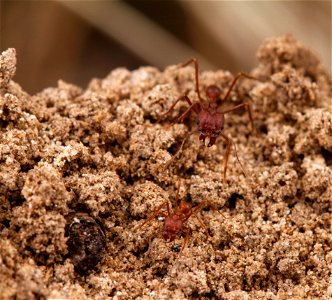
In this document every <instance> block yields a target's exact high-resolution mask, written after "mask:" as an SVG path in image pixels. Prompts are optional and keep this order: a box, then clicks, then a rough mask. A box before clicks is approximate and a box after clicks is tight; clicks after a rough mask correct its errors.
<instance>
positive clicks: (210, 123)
mask: <svg viewBox="0 0 332 300" xmlns="http://www.w3.org/2000/svg"><path fill="white" fill-rule="evenodd" d="M191 63H194V65H195V83H196V85H195V87H196V88H195V91H196V93H197V96H198V101H197V100H196V101H192V100H190V99H189V97H188V96H187V93H186V94H185V95H183V96H182V97H180V98H179V99H177V100H176V101H175V102H174V103H173V104H172V105H171V107H170V108H169V109H168V110H167V111H166V112H165V113H163V115H162V116H165V115H167V114H168V113H169V112H171V111H172V110H173V109H174V107H175V105H176V104H177V103H178V102H179V101H181V100H185V101H187V103H188V104H189V107H188V108H187V110H186V111H185V112H184V113H182V114H181V115H180V116H179V117H178V118H177V119H176V120H175V121H174V122H173V124H174V123H176V122H179V121H181V122H182V121H183V119H184V118H185V117H186V116H187V115H188V114H189V113H190V112H191V111H194V112H195V113H196V114H197V127H198V131H199V132H200V136H199V140H201V141H203V142H204V145H205V146H206V147H211V146H212V145H214V144H215V142H216V139H217V137H218V136H219V135H220V136H221V137H223V138H224V139H225V140H226V142H227V149H226V155H225V166H224V182H226V171H227V163H228V158H229V154H230V150H231V146H232V145H233V146H234V150H235V156H236V159H237V161H238V163H239V165H240V167H241V169H242V172H243V174H244V176H246V172H245V171H244V168H243V166H242V164H241V162H240V160H239V157H238V154H237V150H236V145H235V143H234V141H233V140H232V139H231V138H230V137H228V136H227V135H225V134H224V133H222V130H223V128H224V120H225V117H224V115H225V114H227V113H229V112H232V111H235V110H237V109H240V108H242V107H245V108H247V110H248V113H249V119H250V122H251V128H252V131H254V123H253V118H252V110H251V106H250V104H249V103H247V102H243V103H242V104H239V105H236V106H234V107H233V108H230V109H226V110H224V111H218V110H217V108H218V107H217V100H219V99H220V95H221V90H220V88H219V87H217V86H216V85H209V86H208V87H207V88H206V91H205V93H206V97H207V102H208V103H207V105H204V104H203V99H202V98H201V95H200V90H199V79H198V61H197V59H196V58H192V59H190V60H189V61H187V62H186V63H183V64H181V65H180V67H181V68H183V67H186V66H188V65H189V64H191ZM241 76H243V77H246V78H249V79H254V80H257V79H256V78H254V77H252V76H250V75H247V74H245V73H243V72H240V73H238V74H237V75H236V76H235V77H234V79H233V81H232V83H231V85H230V87H229V89H228V91H227V93H226V95H225V96H224V98H223V99H221V102H222V103H223V102H225V101H226V100H227V98H228V97H229V95H230V93H231V91H232V89H233V87H234V85H235V83H236V82H237V81H238V79H239V78H240V77H241ZM190 134H191V133H190ZM190 134H189V135H190ZM189 135H187V137H186V138H188V136H189ZM186 138H185V139H184V140H183V142H182V144H181V146H180V149H179V151H178V152H177V153H176V154H175V156H173V158H175V157H176V156H177V154H178V153H180V152H181V150H182V147H183V145H184V142H185V140H186ZM171 161H173V159H171ZM171 161H169V163H170V162H171ZM169 163H167V165H169Z"/></svg>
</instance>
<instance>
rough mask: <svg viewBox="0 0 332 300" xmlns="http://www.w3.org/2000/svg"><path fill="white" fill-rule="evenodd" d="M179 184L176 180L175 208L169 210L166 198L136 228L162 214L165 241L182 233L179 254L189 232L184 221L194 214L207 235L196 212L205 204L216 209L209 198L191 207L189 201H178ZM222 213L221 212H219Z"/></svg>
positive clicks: (170, 240)
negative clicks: (182, 238) (182, 237)
mask: <svg viewBox="0 0 332 300" xmlns="http://www.w3.org/2000/svg"><path fill="white" fill-rule="evenodd" d="M180 186H181V181H180V179H179V180H178V189H177V192H176V196H175V208H174V209H173V210H171V205H170V204H169V201H168V200H166V201H165V202H163V203H162V204H161V205H160V206H159V207H157V208H156V209H155V210H154V212H153V213H152V215H151V216H150V217H149V218H148V219H147V220H146V221H145V222H144V223H143V224H141V225H139V226H138V227H137V228H140V227H143V226H144V225H146V224H148V223H149V222H151V221H152V220H153V219H154V218H155V217H156V216H158V215H159V216H162V217H164V218H165V223H164V232H163V234H162V236H163V239H164V240H165V241H167V242H173V241H174V240H175V238H176V237H177V236H179V235H181V234H184V240H183V242H182V247H181V250H180V255H181V253H182V251H183V249H184V248H185V246H186V244H187V240H188V237H189V235H190V233H191V229H190V228H189V227H186V226H185V223H186V222H187V221H188V219H189V218H190V217H191V216H194V217H195V218H196V219H197V220H198V222H199V223H200V225H201V226H202V227H203V228H204V230H205V232H206V234H207V235H208V231H207V228H206V226H205V225H204V223H203V221H202V220H201V218H200V217H199V216H197V213H199V211H200V210H201V209H202V208H204V207H205V206H209V207H211V208H212V209H213V210H216V208H215V207H214V205H213V204H212V203H211V202H210V201H209V200H207V199H206V200H204V201H203V202H201V203H200V204H199V205H197V206H196V207H194V208H192V207H191V205H190V204H189V203H186V202H182V201H181V202H180V204H179V203H178V202H179V192H180ZM165 208H166V209H167V211H164V212H162V210H163V209H165ZM218 213H220V214H221V212H219V211H218ZM221 215H222V214H221Z"/></svg>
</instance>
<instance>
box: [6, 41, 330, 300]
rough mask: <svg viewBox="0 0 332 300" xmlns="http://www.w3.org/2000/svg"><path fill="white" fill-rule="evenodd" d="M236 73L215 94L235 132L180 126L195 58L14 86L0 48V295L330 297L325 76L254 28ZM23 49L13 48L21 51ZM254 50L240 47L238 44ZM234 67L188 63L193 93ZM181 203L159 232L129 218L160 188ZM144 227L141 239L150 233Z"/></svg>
mask: <svg viewBox="0 0 332 300" xmlns="http://www.w3.org/2000/svg"><path fill="white" fill-rule="evenodd" d="M257 57H258V60H259V63H258V66H257V67H256V68H255V69H254V70H252V72H251V74H252V75H253V76H256V77H257V78H258V79H259V81H255V80H249V79H243V80H241V81H239V84H238V85H237V86H236V88H235V89H234V91H233V92H232V94H231V98H230V99H229V101H227V103H225V106H224V107H232V106H234V105H236V104H239V103H241V101H243V100H244V99H246V100H247V101H249V102H250V103H251V104H252V107H253V112H254V125H255V129H256V132H254V133H252V132H251V129H250V122H249V118H248V113H247V112H246V111H245V110H240V111H237V112H232V113H229V114H227V115H226V118H225V128H224V131H223V132H224V133H225V134H227V135H228V136H230V137H232V139H233V140H234V141H235V143H236V145H237V149H238V153H239V158H240V160H241V162H242V163H243V165H244V167H245V169H246V172H247V173H248V174H249V176H248V177H247V178H245V177H244V176H243V174H242V172H241V168H240V166H239V164H238V162H237V161H236V159H235V156H234V152H233V151H232V153H231V156H230V161H229V164H228V171H227V183H224V182H223V168H224V157H225V151H226V144H225V142H224V141H223V140H222V139H221V138H219V139H218V140H217V143H216V145H214V146H212V147H210V148H206V147H204V146H203V145H202V143H201V142H200V141H199V139H198V132H197V133H196V134H192V135H191V136H190V137H189V138H188V140H187V141H186V142H185V144H184V148H183V151H182V153H181V154H180V155H179V157H178V158H175V159H174V161H173V162H172V163H171V164H169V165H168V166H167V167H165V165H167V162H168V161H169V160H170V159H171V158H172V157H173V156H174V155H175V153H177V150H178V149H179V147H180V145H181V143H182V141H183V139H184V138H185V137H186V135H187V134H188V132H194V131H197V129H196V119H195V117H196V116H195V114H192V115H191V117H188V118H186V119H185V120H184V123H177V124H173V125H171V122H172V120H174V119H175V118H176V117H177V116H179V115H180V113H181V112H184V111H185V110H186V108H188V104H187V103H186V102H185V101H183V102H180V103H179V104H178V105H177V106H176V107H175V109H174V111H172V112H171V113H169V114H168V115H167V116H165V117H164V118H162V120H161V121H159V122H157V120H158V119H160V117H161V115H162V113H164V112H166V111H167V110H168V108H169V107H170V106H171V104H172V103H173V102H174V101H175V100H176V99H178V98H179V97H180V96H182V95H183V94H184V93H185V92H188V96H189V98H190V99H197V95H196V93H195V87H194V69H193V68H192V67H191V66H189V67H185V68H179V66H176V65H174V66H170V67H168V68H166V70H164V71H162V72H161V71H159V70H157V69H155V68H153V67H142V68H140V69H138V70H135V71H132V72H130V71H128V70H126V69H124V68H119V69H116V70H113V71H111V72H110V73H109V75H108V76H107V77H106V78H104V79H93V80H92V81H91V82H90V84H89V85H88V87H87V88H86V89H85V90H83V89H81V88H79V87H77V86H74V85H72V84H69V83H66V82H63V81H61V80H59V82H58V86H57V87H51V88H46V89H45V90H43V91H42V92H40V93H39V94H36V95H34V96H30V95H28V94H27V93H26V92H24V91H23V90H22V89H21V87H20V86H19V85H18V84H17V83H15V82H14V81H12V78H13V76H14V74H15V69H16V57H15V50H14V49H8V50H7V51H4V52H3V53H2V55H1V56H0V95H1V98H0V209H1V210H0V293H1V299H46V298H53V299H54V298H67V299H91V298H92V299H104V298H108V297H109V298H113V299H306V298H307V299H331V297H332V285H331V280H332V278H331V274H332V273H331V272H332V271H331V268H332V251H331V246H332V241H331V199H332V185H331V182H332V170H331V165H332V139H331V135H332V112H331V89H332V84H331V77H330V75H329V74H328V73H327V71H326V70H324V68H323V67H322V65H321V63H320V61H319V58H318V57H317V55H316V54H314V53H313V52H312V51H311V50H310V49H309V48H307V47H306V46H303V45H302V44H301V43H299V42H298V41H296V40H295V39H294V38H293V37H291V36H283V37H279V38H272V39H269V40H266V41H265V42H264V43H263V44H262V45H261V47H260V48H259V49H258V51H257ZM22 59H23V58H22ZM253 59H254V58H253ZM232 79H233V75H232V74H231V73H229V72H227V71H224V70H219V71H216V72H212V71H205V72H202V73H201V74H200V80H201V81H200V84H201V89H202V96H205V95H204V92H203V91H204V90H205V88H206V87H207V86H208V85H210V84H216V85H218V86H219V87H220V88H222V91H223V93H224V94H225V93H226V91H227V88H228V86H229V84H230V82H231V81H232ZM178 178H181V182H182V186H181V189H180V191H179V198H180V200H181V201H186V202H188V203H190V204H191V205H192V206H193V207H195V206H197V205H199V203H201V202H202V201H204V200H206V199H207V200H209V201H212V202H213V203H214V205H215V208H216V209H217V210H218V212H221V213H222V214H220V213H218V212H217V211H216V210H213V209H210V208H209V207H207V208H205V209H203V210H202V211H201V212H200V214H199V216H200V218H201V219H202V221H203V223H204V224H205V226H206V228H207V231H208V234H206V232H205V230H204V227H202V225H201V224H200V223H199V222H198V220H197V219H196V218H190V219H189V220H188V222H186V223H185V225H186V226H187V227H189V228H190V229H191V231H192V234H191V235H190V240H189V242H188V245H187V246H186V247H185V249H184V251H183V252H182V254H181V255H180V254H179V249H180V248H181V245H182V242H183V239H184V237H183V235H182V236H178V237H177V238H176V239H175V241H174V242H171V243H167V242H166V241H165V240H164V239H163V238H162V233H163V219H162V218H160V217H159V218H157V217H156V218H155V220H153V221H151V222H150V223H148V224H147V225H145V226H140V225H141V224H143V222H144V221H145V220H146V219H147V218H148V217H149V216H151V214H152V213H153V211H154V210H155V209H156V207H158V206H159V205H161V204H162V203H163V202H165V201H166V200H169V201H170V203H173V205H174V198H175V195H176V191H177V181H178ZM149 240H150V241H151V242H150V243H149Z"/></svg>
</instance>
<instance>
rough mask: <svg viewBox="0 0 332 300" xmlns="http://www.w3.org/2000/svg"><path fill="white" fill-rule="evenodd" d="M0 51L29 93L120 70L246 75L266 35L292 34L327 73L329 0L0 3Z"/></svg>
mask: <svg viewBox="0 0 332 300" xmlns="http://www.w3.org/2000/svg"><path fill="white" fill-rule="evenodd" d="M0 26H1V28H0V30H1V32H0V50H1V51H3V50H5V49H7V48H8V47H14V48H16V50H17V56H18V69H17V72H16V76H15V81H16V82H18V83H19V84H20V85H21V86H22V87H23V89H24V90H26V91H27V92H29V93H30V94H34V93H36V92H38V91H41V90H42V89H44V88H46V87H49V86H56V85H57V80H58V79H63V80H65V81H67V82H70V83H74V84H77V85H79V86H81V87H85V86H86V85H87V83H88V82H89V80H90V79H91V78H93V77H99V78H102V77H105V76H106V75H107V74H108V73H109V72H110V71H111V70H112V69H114V68H116V67H120V66H124V67H127V68H128V69H135V68H138V67H140V66H142V65H152V66H156V67H158V68H159V69H163V68H164V67H165V66H167V65H171V64H177V63H180V62H183V61H186V60H188V59H189V58H191V57H192V56H195V57H197V58H198V59H199V62H200V67H201V69H227V70H230V71H232V72H238V71H240V70H242V71H246V72H249V71H250V69H251V68H253V67H254V66H255V65H257V60H256V57H255V52H256V50H257V47H258V46H259V45H260V44H261V43H262V41H263V40H264V39H265V38H267V37H271V36H279V35H283V34H286V33H291V34H293V35H294V36H295V37H296V38H297V39H299V40H300V41H301V42H302V43H303V44H306V45H308V46H311V47H312V48H313V49H314V50H315V51H316V52H317V53H318V54H319V56H320V58H321V59H322V62H323V64H324V65H325V67H326V68H327V69H328V70H329V71H330V73H331V1H177V0H169V1H137V0H136V1H134V0H128V1H64V0H63V1H62V0H58V1H12V0H10V1H9V0H8V1H6V0H1V1H0Z"/></svg>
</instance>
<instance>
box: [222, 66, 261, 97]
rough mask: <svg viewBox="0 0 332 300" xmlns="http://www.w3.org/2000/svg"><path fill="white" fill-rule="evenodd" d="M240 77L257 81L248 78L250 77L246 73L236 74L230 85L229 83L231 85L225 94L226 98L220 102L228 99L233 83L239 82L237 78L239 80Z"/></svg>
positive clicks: (250, 77)
mask: <svg viewBox="0 0 332 300" xmlns="http://www.w3.org/2000/svg"><path fill="white" fill-rule="evenodd" d="M241 76H243V77H246V78H248V79H254V80H258V79H257V78H255V77H252V76H250V75H248V74H246V73H243V72H240V73H238V74H237V75H236V76H235V77H234V79H233V81H232V83H231V85H230V87H229V89H228V91H227V93H226V96H225V97H224V99H223V100H222V101H223V102H224V101H226V100H227V98H228V97H229V94H230V93H231V91H232V89H233V87H234V85H235V83H236V82H237V81H238V80H239V78H240V77H241Z"/></svg>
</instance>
